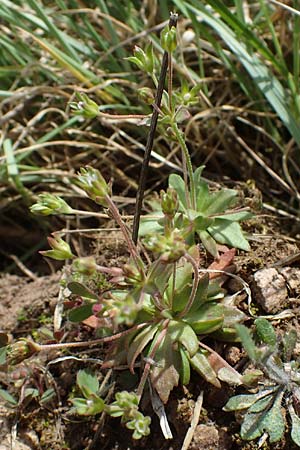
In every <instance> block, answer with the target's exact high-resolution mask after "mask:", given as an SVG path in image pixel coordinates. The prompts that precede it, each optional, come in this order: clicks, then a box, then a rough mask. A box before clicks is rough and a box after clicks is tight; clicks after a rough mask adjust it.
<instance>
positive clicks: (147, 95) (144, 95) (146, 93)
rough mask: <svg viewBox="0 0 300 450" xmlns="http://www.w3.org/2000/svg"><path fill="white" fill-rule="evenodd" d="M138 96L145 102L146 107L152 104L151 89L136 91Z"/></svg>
mask: <svg viewBox="0 0 300 450" xmlns="http://www.w3.org/2000/svg"><path fill="white" fill-rule="evenodd" d="M137 93H138V96H139V97H140V98H141V99H142V100H143V101H144V102H145V103H147V105H152V103H153V102H154V94H153V91H152V89H150V88H148V87H142V88H140V89H138V91H137Z"/></svg>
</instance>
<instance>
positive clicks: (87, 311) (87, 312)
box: [68, 303, 94, 323]
mask: <svg viewBox="0 0 300 450" xmlns="http://www.w3.org/2000/svg"><path fill="white" fill-rule="evenodd" d="M93 305H94V304H92V303H90V304H89V305H83V306H79V307H78V308H74V309H72V310H71V311H69V314H68V319H69V320H70V321H71V322H74V323H78V322H82V321H83V320H85V319H87V318H88V317H90V316H92V315H93Z"/></svg>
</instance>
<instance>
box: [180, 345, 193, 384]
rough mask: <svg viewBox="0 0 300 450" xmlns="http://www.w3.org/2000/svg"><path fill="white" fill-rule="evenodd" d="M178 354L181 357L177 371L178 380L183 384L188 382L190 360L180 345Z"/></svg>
mask: <svg viewBox="0 0 300 450" xmlns="http://www.w3.org/2000/svg"><path fill="white" fill-rule="evenodd" d="M179 354H180V358H181V367H180V371H179V375H180V381H181V383H182V384H183V385H184V386H185V385H186V384H189V382H190V377H191V368H190V360H189V358H188V356H187V353H186V351H185V350H184V348H182V346H181V345H180V346H179Z"/></svg>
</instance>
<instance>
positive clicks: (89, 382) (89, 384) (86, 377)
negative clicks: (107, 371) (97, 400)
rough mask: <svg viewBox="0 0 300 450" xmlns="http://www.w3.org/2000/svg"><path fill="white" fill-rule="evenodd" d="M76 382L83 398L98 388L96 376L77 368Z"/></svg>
mask: <svg viewBox="0 0 300 450" xmlns="http://www.w3.org/2000/svg"><path fill="white" fill-rule="evenodd" d="M76 382H77V385H78V387H79V389H80V390H81V392H82V393H83V395H84V396H85V398H89V397H90V396H91V395H92V394H96V393H97V392H98V390H99V382H98V380H97V377H96V376H95V375H93V374H92V373H90V372H88V371H87V370H79V371H78V372H77V377H76Z"/></svg>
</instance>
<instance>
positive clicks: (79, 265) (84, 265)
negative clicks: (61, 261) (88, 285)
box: [72, 256, 97, 275]
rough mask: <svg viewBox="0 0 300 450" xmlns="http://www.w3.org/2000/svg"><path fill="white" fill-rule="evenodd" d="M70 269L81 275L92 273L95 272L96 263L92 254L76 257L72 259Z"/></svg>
mask: <svg viewBox="0 0 300 450" xmlns="http://www.w3.org/2000/svg"><path fill="white" fill-rule="evenodd" d="M72 269H73V270H74V271H75V272H79V273H81V274H83V275H93V274H94V273H95V272H96V269H97V264H96V261H95V258H94V257H93V256H86V257H83V258H77V259H75V261H73V264H72Z"/></svg>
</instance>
